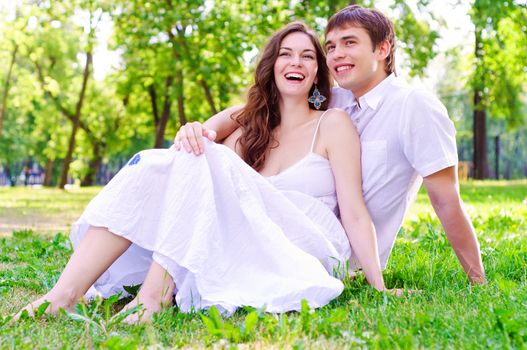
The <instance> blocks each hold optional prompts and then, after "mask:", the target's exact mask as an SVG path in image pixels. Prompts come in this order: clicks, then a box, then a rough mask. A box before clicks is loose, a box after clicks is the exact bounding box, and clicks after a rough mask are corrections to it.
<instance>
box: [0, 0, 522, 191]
mask: <svg viewBox="0 0 527 350" xmlns="http://www.w3.org/2000/svg"><path fill="white" fill-rule="evenodd" d="M351 3H358V4H361V5H364V6H375V1H342V0H340V1H339V0H326V1H322V0H304V1H291V0H289V1H286V0H274V1H264V0H251V1H212V0H207V1H205V0H189V1H180V0H163V1H147V0H129V1H124V0H115V1H109V0H85V1H80V0H74V1H72V0H54V1H52V2H50V1H42V0H25V1H22V0H19V1H15V2H14V5H11V6H10V7H6V8H1V10H2V11H3V13H2V18H3V20H2V22H0V33H1V35H0V47H1V50H0V62H1V63H2V64H1V65H0V89H1V90H0V103H1V104H0V164H1V166H2V167H3V170H4V174H5V173H7V172H9V173H11V175H17V174H18V173H20V171H21V169H22V168H23V167H27V166H28V165H29V163H30V162H35V163H38V164H39V165H40V166H42V167H43V169H44V173H45V175H46V176H45V184H47V185H51V184H58V185H59V186H60V187H64V185H65V184H66V182H67V181H68V179H69V180H70V181H71V179H72V178H74V179H79V181H81V183H82V184H83V185H92V184H95V183H96V180H97V174H100V171H101V169H103V168H104V169H107V168H108V167H109V164H111V163H112V162H114V163H115V162H117V163H116V164H117V166H116V167H117V168H118V167H119V166H120V165H122V162H123V161H124V159H127V158H128V157H130V156H131V155H132V154H133V153H134V152H137V151H138V150H140V149H144V148H150V147H166V146H167V145H169V143H170V140H171V139H172V138H173V137H174V135H175V133H176V130H177V129H178V128H179V126H180V125H181V124H184V123H185V122H187V121H193V120H200V121H203V120H205V119H206V118H208V117H210V116H211V115H213V114H214V113H216V112H218V111H219V110H222V109H224V108H225V107H228V106H230V105H232V104H236V103H240V102H242V101H243V99H244V93H245V91H246V89H247V87H248V86H249V85H250V84H251V82H252V73H251V72H252V68H253V67H254V63H255V60H256V57H257V53H258V50H259V49H260V48H261V47H263V45H264V43H265V40H266V39H267V37H269V35H270V34H271V33H272V32H273V31H275V30H276V29H278V28H280V27H281V26H283V25H284V24H286V23H288V22H290V21H293V20H302V21H304V22H306V23H307V24H309V25H310V26H312V27H313V28H315V29H316V30H318V31H319V32H320V33H321V38H323V35H322V33H323V30H324V27H325V25H326V23H327V19H328V18H329V16H330V15H331V14H333V13H335V12H336V11H337V10H339V9H340V8H342V7H344V6H346V5H348V4H351ZM492 3H494V2H492ZM500 4H501V5H500V6H498V7H497V8H492V6H491V2H490V1H488V2H485V1H479V0H478V1H475V2H474V4H473V12H472V13H471V16H472V20H473V23H474V24H475V28H476V30H475V36H476V38H478V35H479V39H477V40H478V41H477V42H478V46H477V47H480V51H477V50H475V51H474V52H475V57H474V63H473V64H471V65H468V66H463V64H462V62H465V58H464V57H462V56H460V55H451V56H450V57H453V58H452V60H453V61H452V62H453V65H452V67H451V68H449V69H450V70H449V72H450V73H448V74H451V75H452V78H453V81H454V82H456V81H459V74H458V73H457V72H458V71H457V70H456V69H461V70H463V71H464V72H466V71H469V72H474V73H473V75H472V78H471V80H470V82H471V85H470V86H472V87H473V91H474V96H479V97H478V98H479V100H478V101H476V98H475V97H474V106H476V111H477V113H480V112H481V111H488V113H490V115H491V116H492V118H502V119H503V120H506V121H507V122H506V124H507V125H510V127H514V126H517V125H521V124H522V123H523V122H524V117H523V115H522V113H521V108H523V107H522V106H524V103H522V102H521V96H523V94H524V93H523V91H524V87H525V82H526V79H525V75H526V74H525V64H524V63H522V62H521V60H522V59H523V60H524V61H523V62H525V56H524V55H525V50H522V49H519V48H521V47H523V48H525V47H526V46H525V34H524V33H525V29H524V28H523V27H522V26H525V23H526V21H525V20H524V19H525V6H524V5H518V4H517V3H515V2H506V1H503V2H500ZM432 5H433V4H431V1H430V0H414V1H403V0H396V1H393V2H391V5H390V7H389V12H388V15H389V16H390V17H391V18H392V19H393V20H394V23H395V26H396V31H397V38H398V41H397V47H398V51H399V55H400V57H402V59H400V60H399V63H398V65H399V67H402V68H403V69H404V70H406V71H407V72H408V73H409V76H410V77H419V76H425V75H426V73H427V67H428V63H429V61H430V60H432V59H433V58H435V57H436V55H437V54H438V46H437V44H436V43H437V39H438V38H439V36H440V28H441V25H442V24H444V22H442V20H441V19H440V18H435V16H434V15H433V12H432V11H431V8H432V7H433V6H432ZM8 9H9V11H8ZM522 21H523V22H522ZM104 28H106V29H104ZM108 28H109V29H108ZM477 28H480V29H477ZM478 30H479V31H478ZM105 31H111V35H110V36H109V39H108V40H107V42H105V44H107V45H108V46H109V48H110V49H111V50H113V52H117V53H118V57H119V63H118V65H117V66H116V67H113V68H112V69H111V70H109V71H108V72H107V73H106V74H105V75H104V76H103V77H102V78H101V77H99V78H98V79H95V78H94V68H95V67H94V55H96V54H97V52H98V50H100V46H101V41H103V39H102V37H104V35H105ZM478 33H479V34H478ZM104 40H105V39H104ZM521 45H523V46H521ZM456 67H457V68H456ZM461 76H468V75H467V74H461ZM464 83H465V85H466V84H468V78H467V80H466V81H465V82H464ZM452 85H453V83H452V84H449V83H448V82H443V83H442V85H441V83H440V86H439V88H438V89H439V92H440V93H441V91H445V90H448V88H449V87H448V86H452ZM463 89H464V87H463ZM462 96H465V97H466V94H465V95H462ZM497 101H498V102H497ZM446 103H447V105H448V106H449V108H452V109H453V110H456V108H457V109H458V110H459V109H460V108H461V109H463V110H464V112H463V113H464V115H466V111H467V110H470V108H471V106H470V105H469V106H468V107H467V104H466V98H464V99H462V101H461V100H457V102H455V100H454V99H450V100H448V101H446ZM460 106H464V107H460ZM474 115H476V112H474ZM478 115H479V114H478ZM463 120H465V119H463ZM478 120H479V119H478ZM458 124H459V123H458ZM458 126H459V125H458ZM469 127H471V126H469ZM474 130H475V129H474ZM477 135H478V134H477V133H475V134H474V136H475V138H476V136H477ZM485 152H486V151H485ZM475 163H476V162H475ZM0 173H1V171H0ZM478 174H479V173H478ZM4 176H5V175H4Z"/></svg>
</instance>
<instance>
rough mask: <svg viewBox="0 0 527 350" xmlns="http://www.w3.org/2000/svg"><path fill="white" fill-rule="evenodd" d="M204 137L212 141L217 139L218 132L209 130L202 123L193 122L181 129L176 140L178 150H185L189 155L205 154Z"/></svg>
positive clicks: (175, 144)
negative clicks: (192, 153)
mask: <svg viewBox="0 0 527 350" xmlns="http://www.w3.org/2000/svg"><path fill="white" fill-rule="evenodd" d="M203 136H204V137H206V138H208V139H209V140H211V141H214V140H215V139H216V132H215V131H214V130H210V129H207V128H205V127H204V126H203V124H201V123H200V122H191V123H187V124H185V125H183V126H182V127H181V128H179V131H178V132H177V134H176V137H175V138H174V146H175V147H176V150H178V151H179V150H181V148H184V149H185V150H186V151H187V152H188V153H191V152H194V154H195V155H197V156H199V155H200V154H202V153H203Z"/></svg>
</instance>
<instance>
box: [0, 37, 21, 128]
mask: <svg viewBox="0 0 527 350" xmlns="http://www.w3.org/2000/svg"><path fill="white" fill-rule="evenodd" d="M17 52H18V45H17V44H15V47H14V48H13V52H12V53H11V62H10V63H9V69H8V70H7V76H6V79H5V83H4V92H3V94H2V107H1V109H0V137H2V133H3V131H4V120H5V114H6V112H7V96H8V94H9V87H10V85H11V74H12V73H13V67H14V65H15V61H16V55H17Z"/></svg>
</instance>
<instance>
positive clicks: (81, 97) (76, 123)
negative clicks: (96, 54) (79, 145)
mask: <svg viewBox="0 0 527 350" xmlns="http://www.w3.org/2000/svg"><path fill="white" fill-rule="evenodd" d="M92 59H93V57H92V53H91V51H88V52H86V65H85V67H84V74H83V79H82V87H81V91H80V93H79V100H78V102H77V106H76V109H75V115H74V116H73V123H72V124H73V125H72V128H71V134H70V140H69V143H68V153H67V154H66V158H64V165H63V166H62V172H61V175H60V182H59V188H62V189H64V187H65V186H66V183H67V181H68V172H69V169H70V164H71V161H72V159H73V151H74V150H75V138H76V136H77V131H78V130H79V125H80V117H81V110H82V105H83V103H84V96H85V94H86V86H87V85H88V78H89V77H90V65H91V63H92Z"/></svg>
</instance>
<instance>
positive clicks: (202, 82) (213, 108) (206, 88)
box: [199, 79, 218, 115]
mask: <svg viewBox="0 0 527 350" xmlns="http://www.w3.org/2000/svg"><path fill="white" fill-rule="evenodd" d="M199 83H200V85H201V87H202V88H203V91H204V92H205V97H206V98H207V102H208V103H209V106H210V110H211V112H212V114H213V115H214V114H216V113H218V110H217V109H216V105H215V104H214V100H213V99H212V94H211V92H210V88H209V86H208V85H207V82H206V81H205V79H201V80H200V81H199Z"/></svg>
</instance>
